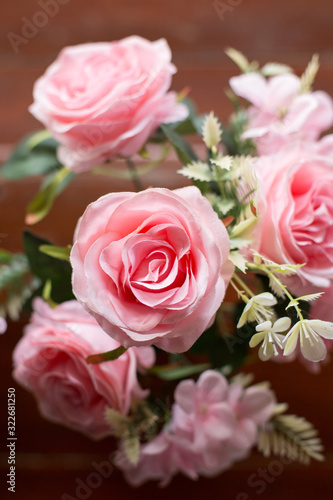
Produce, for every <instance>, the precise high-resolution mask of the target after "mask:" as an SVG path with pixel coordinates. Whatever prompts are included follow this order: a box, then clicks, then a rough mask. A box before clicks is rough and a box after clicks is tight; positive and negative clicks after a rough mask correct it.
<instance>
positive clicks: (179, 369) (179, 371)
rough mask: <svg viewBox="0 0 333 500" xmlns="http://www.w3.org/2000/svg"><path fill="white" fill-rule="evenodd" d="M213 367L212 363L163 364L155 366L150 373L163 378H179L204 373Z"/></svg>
mask: <svg viewBox="0 0 333 500" xmlns="http://www.w3.org/2000/svg"><path fill="white" fill-rule="evenodd" d="M209 368H211V364H210V363H201V364H198V365H183V366H176V367H174V366H172V365H163V366H154V367H153V368H151V369H150V370H148V373H150V374H151V375H156V377H158V378H161V379H162V380H179V379H181V378H185V377H190V376H191V375H195V374H197V373H202V372H203V371H205V370H208V369H209Z"/></svg>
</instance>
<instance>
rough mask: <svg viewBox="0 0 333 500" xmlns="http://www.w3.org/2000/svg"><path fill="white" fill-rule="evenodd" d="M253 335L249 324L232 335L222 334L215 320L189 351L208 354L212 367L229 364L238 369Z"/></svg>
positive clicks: (233, 368)
mask: <svg viewBox="0 0 333 500" xmlns="http://www.w3.org/2000/svg"><path fill="white" fill-rule="evenodd" d="M240 307H243V305H242V304H240ZM238 312H239V311H238ZM236 317H238V315H237V316H236ZM252 335H253V330H252V328H250V327H249V325H247V324H246V325H244V327H242V328H240V329H238V330H236V331H235V333H234V334H232V335H229V334H223V335H221V332H220V331H219V328H218V324H217V322H216V321H215V323H214V324H213V325H212V326H211V327H210V328H209V329H208V330H206V331H205V332H204V333H203V334H202V335H201V336H200V337H199V339H198V340H197V341H196V342H195V343H194V344H193V346H192V347H191V348H190V351H189V352H193V353H198V354H200V355H202V354H203V353H205V354H207V355H208V357H209V359H210V361H211V365H212V368H223V367H226V366H228V367H230V368H231V370H236V369H237V368H238V367H239V366H241V365H242V364H243V363H244V359H245V357H246V356H247V353H248V350H249V340H250V338H251V336H252Z"/></svg>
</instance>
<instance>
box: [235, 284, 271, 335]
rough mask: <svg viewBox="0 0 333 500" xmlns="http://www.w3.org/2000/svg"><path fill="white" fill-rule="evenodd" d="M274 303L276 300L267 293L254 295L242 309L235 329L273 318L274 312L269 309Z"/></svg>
mask: <svg viewBox="0 0 333 500" xmlns="http://www.w3.org/2000/svg"><path fill="white" fill-rule="evenodd" d="M276 303H277V300H276V298H275V297H274V295H273V294H271V293H269V292H264V293H260V294H259V295H255V296H254V297H252V298H251V299H250V300H249V301H248V303H247V304H246V306H245V307H244V310H243V312H242V315H241V317H240V318H239V321H238V323H237V328H241V327H242V326H243V325H245V323H252V322H253V321H256V322H257V323H262V322H263V321H267V320H269V319H271V318H272V317H273V316H274V311H272V309H270V308H271V306H274V305H275V304H276Z"/></svg>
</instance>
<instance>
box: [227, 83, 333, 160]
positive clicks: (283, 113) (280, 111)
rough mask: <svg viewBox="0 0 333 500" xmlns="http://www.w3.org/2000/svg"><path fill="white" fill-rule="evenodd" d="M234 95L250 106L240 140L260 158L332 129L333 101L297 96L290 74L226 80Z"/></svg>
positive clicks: (326, 97) (323, 96)
mask: <svg viewBox="0 0 333 500" xmlns="http://www.w3.org/2000/svg"><path fill="white" fill-rule="evenodd" d="M230 86H231V88H232V90H233V91H234V92H235V94H236V95H238V96H240V97H243V98H244V99H246V100H247V101H249V102H250V104H251V105H250V107H249V109H248V126H247V130H246V132H245V133H244V134H243V138H244V139H249V138H250V139H253V140H254V142H255V144H256V147H257V151H258V153H259V154H260V155H262V154H270V153H276V152H277V151H279V150H280V148H281V147H282V146H284V145H286V144H289V143H290V142H291V141H295V140H304V141H315V140H317V139H318V138H319V136H320V134H321V133H322V132H324V131H325V130H328V129H329V128H330V127H331V126H332V125H333V101H332V99H331V97H330V96H329V95H328V94H327V93H326V92H322V91H316V92H305V93H302V92H301V80H300V78H298V77H297V76H295V75H293V74H285V75H278V76H274V77H271V78H269V79H266V78H264V77H263V76H262V75H260V74H258V73H246V74H244V75H240V76H235V77H233V78H231V79H230Z"/></svg>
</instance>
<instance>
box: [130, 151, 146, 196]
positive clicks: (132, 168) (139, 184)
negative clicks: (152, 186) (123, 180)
mask: <svg viewBox="0 0 333 500" xmlns="http://www.w3.org/2000/svg"><path fill="white" fill-rule="evenodd" d="M126 163H127V166H128V170H129V171H130V174H131V179H132V181H133V184H134V187H135V189H136V190H137V191H138V192H139V191H143V190H144V187H143V185H142V182H141V179H140V177H139V175H138V171H137V169H136V166H135V164H134V162H133V161H132V159H131V158H130V157H128V156H127V157H126Z"/></svg>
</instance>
